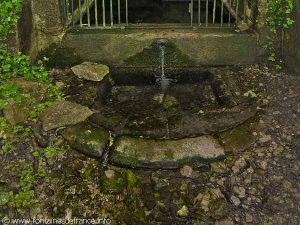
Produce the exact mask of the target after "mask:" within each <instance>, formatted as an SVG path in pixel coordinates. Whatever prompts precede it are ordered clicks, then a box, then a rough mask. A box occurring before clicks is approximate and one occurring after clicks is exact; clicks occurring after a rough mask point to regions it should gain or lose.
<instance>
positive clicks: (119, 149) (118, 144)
mask: <svg viewBox="0 0 300 225" xmlns="http://www.w3.org/2000/svg"><path fill="white" fill-rule="evenodd" d="M223 155H224V149H223V148H222V146H221V145H220V144H219V143H218V141H217V140H216V139H214V138H213V137H211V136H200V137H195V138H185V139H181V140H154V139H145V138H135V137H130V136H122V137H120V138H118V139H117V140H116V141H115V143H114V145H113V147H112V153H111V158H110V160H111V161H112V162H113V163H116V164H121V165H125V166H131V167H150V168H160V167H162V168H177V167H179V166H182V165H184V164H188V163H194V162H195V161H203V160H213V159H215V158H218V157H221V156H223Z"/></svg>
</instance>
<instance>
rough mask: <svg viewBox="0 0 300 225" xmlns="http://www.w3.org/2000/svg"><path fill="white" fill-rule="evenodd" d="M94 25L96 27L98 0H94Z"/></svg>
mask: <svg viewBox="0 0 300 225" xmlns="http://www.w3.org/2000/svg"><path fill="white" fill-rule="evenodd" d="M94 5H95V25H96V27H98V0H95V3H94Z"/></svg>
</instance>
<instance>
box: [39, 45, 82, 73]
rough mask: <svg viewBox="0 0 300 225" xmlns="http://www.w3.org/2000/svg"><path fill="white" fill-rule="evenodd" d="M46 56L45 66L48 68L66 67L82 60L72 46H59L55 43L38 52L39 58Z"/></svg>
mask: <svg viewBox="0 0 300 225" xmlns="http://www.w3.org/2000/svg"><path fill="white" fill-rule="evenodd" d="M44 57H46V58H48V60H47V62H46V63H45V66H46V67H48V68H61V69H64V68H67V67H72V66H75V65H77V64H80V63H81V62H82V59H81V57H80V56H79V55H78V54H77V53H76V51H75V50H74V49H73V48H70V47H64V46H59V45H57V44H52V45H50V46H49V47H48V48H47V49H45V50H44V51H42V52H40V53H39V55H38V57H37V58H39V59H42V58H44Z"/></svg>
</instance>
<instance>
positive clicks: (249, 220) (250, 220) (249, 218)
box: [245, 213, 253, 223]
mask: <svg viewBox="0 0 300 225" xmlns="http://www.w3.org/2000/svg"><path fill="white" fill-rule="evenodd" d="M245 217H246V222H247V223H251V222H252V221H253V217H252V215H250V214H249V213H246V215H245Z"/></svg>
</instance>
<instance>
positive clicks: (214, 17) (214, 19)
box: [213, 0, 217, 24]
mask: <svg viewBox="0 0 300 225" xmlns="http://www.w3.org/2000/svg"><path fill="white" fill-rule="evenodd" d="M216 6H217V0H214V6H213V7H214V8H213V24H215V21H216Z"/></svg>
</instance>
